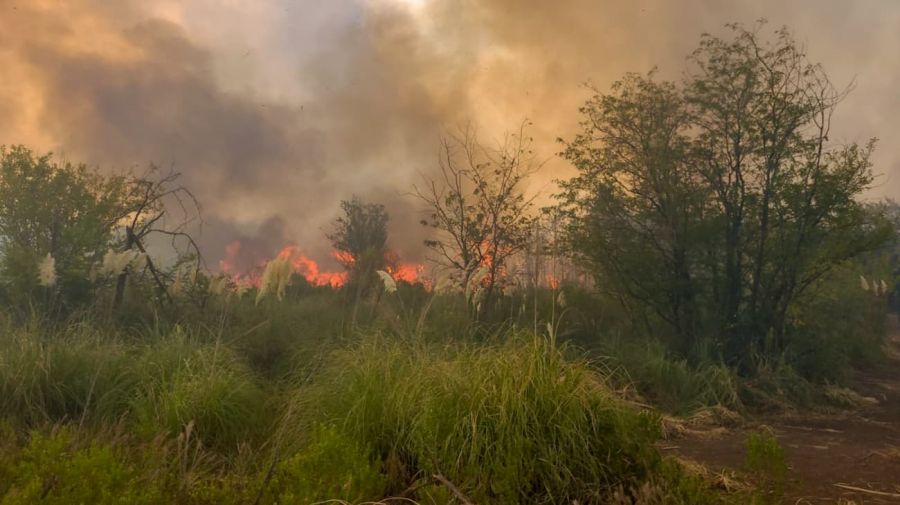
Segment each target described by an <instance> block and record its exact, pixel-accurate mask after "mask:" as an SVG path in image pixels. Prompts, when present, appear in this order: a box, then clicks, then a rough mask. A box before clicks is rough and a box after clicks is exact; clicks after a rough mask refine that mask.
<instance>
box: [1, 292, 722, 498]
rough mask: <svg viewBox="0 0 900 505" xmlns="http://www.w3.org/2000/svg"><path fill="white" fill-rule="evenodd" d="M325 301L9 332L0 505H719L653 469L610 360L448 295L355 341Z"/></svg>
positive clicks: (246, 303)
mask: <svg viewBox="0 0 900 505" xmlns="http://www.w3.org/2000/svg"><path fill="white" fill-rule="evenodd" d="M404 289H406V290H407V291H406V292H401V293H400V294H401V295H406V298H407V300H412V299H413V298H414V297H415V295H414V293H413V292H414V291H415V290H414V289H413V288H412V287H408V286H406V287H404ZM337 297H339V294H337V293H335V292H332V291H330V290H321V291H317V292H312V293H305V294H295V295H293V296H288V297H287V299H286V300H284V301H282V302H278V301H277V300H266V301H264V302H262V303H260V304H259V305H256V304H255V303H253V300H252V296H250V295H247V296H246V297H245V298H242V299H234V298H232V299H227V300H226V299H223V300H214V301H213V302H212V303H211V304H210V305H209V306H208V307H207V308H206V309H204V310H203V311H192V312H191V314H190V315H189V316H188V315H186V314H182V315H181V316H180V317H166V316H162V315H158V316H157V317H155V318H150V319H145V318H140V317H128V318H122V319H116V318H113V319H110V318H108V317H99V316H96V315H81V316H79V317H74V318H70V319H67V320H65V321H54V320H50V319H42V318H39V317H31V318H28V319H22V318H14V317H12V316H9V317H4V319H3V321H2V323H0V333H2V335H0V412H2V421H0V503H2V504H4V505H6V504H17V503H38V502H39V503H197V504H205V503H210V504H212V503H235V504H239V503H240V504H245V503H252V504H257V503H259V504H263V503H283V504H289V503H316V502H321V501H325V500H341V501H343V502H347V503H362V502H373V501H384V500H389V499H391V498H392V497H394V498H395V499H399V498H403V499H405V500H412V501H415V502H417V503H427V504H444V503H466V502H467V501H468V502H471V503H498V504H514V503H526V502H527V503H547V504H550V503H573V502H576V501H577V502H578V503H585V504H588V503H609V502H610V500H618V501H619V502H621V503H632V502H633V501H634V502H635V503H638V502H639V503H663V502H664V503H718V502H721V501H722V500H724V499H725V497H723V496H719V495H718V494H717V493H716V492H714V491H713V490H712V489H711V488H709V487H708V486H707V485H706V484H705V483H704V482H703V481H702V480H701V479H700V478H698V477H695V476H692V475H691V474H690V473H689V472H686V471H684V470H683V469H682V468H681V467H680V466H679V464H678V463H677V462H675V461H673V460H670V459H667V458H663V457H662V456H661V455H660V453H659V452H658V451H657V449H656V447H655V444H656V442H657V441H658V440H659V438H660V435H661V424H660V416H659V415H658V414H657V413H656V412H654V411H652V410H649V409H646V408H642V407H639V406H636V404H634V403H633V402H630V401H629V400H628V398H626V396H627V395H623V394H622V392H621V391H620V390H618V389H617V387H618V386H617V385H619V384H621V377H617V376H616V372H615V371H614V370H613V369H612V368H610V367H609V366H608V360H605V359H594V358H592V357H591V354H590V353H587V352H586V351H583V350H580V348H578V347H575V346H572V345H569V344H566V343H564V342H561V341H557V336H556V335H555V333H554V334H550V333H548V331H547V330H546V329H545V330H544V331H543V332H539V333H535V332H534V331H533V328H531V329H528V328H523V327H524V326H531V325H525V324H524V323H522V324H520V325H516V324H511V323H510V322H509V321H506V322H504V323H496V324H494V323H481V324H475V323H466V322H465V321H464V320H465V318H464V316H463V315H462V314H456V315H454V314H455V310H456V309H454V307H456V308H459V307H458V306H457V305H456V304H455V302H454V301H453V300H452V299H450V298H449V297H448V299H446V300H438V301H435V303H434V306H435V307H437V310H434V311H433V312H432V313H431V317H429V318H427V319H428V320H427V321H426V322H425V323H424V324H422V325H418V330H417V331H416V326H417V325H416V324H412V323H413V322H416V323H417V322H418V318H419V315H420V314H419V313H413V312H408V313H405V312H403V310H402V307H401V305H400V304H399V303H394V302H392V301H390V300H388V301H384V300H383V301H382V302H381V305H380V306H379V307H374V306H371V307H367V314H368V316H367V317H368V319H367V320H366V321H364V322H363V323H362V324H361V325H359V326H357V327H353V328H350V327H348V326H347V325H346V322H345V318H344V316H345V314H344V313H343V311H344V308H342V304H340V303H335V300H336V299H339V298H337ZM411 305H412V302H409V303H408V304H407V307H409V306H411ZM407 323H409V324H407ZM675 366H679V365H677V364H676V365H675ZM678 394H681V393H678ZM640 496H643V497H644V498H640V499H639V498H638V497H640ZM648 500H649V501H648ZM659 500H662V501H659Z"/></svg>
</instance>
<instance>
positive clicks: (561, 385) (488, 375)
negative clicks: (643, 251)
mask: <svg viewBox="0 0 900 505" xmlns="http://www.w3.org/2000/svg"><path fill="white" fill-rule="evenodd" d="M301 396H302V402H303V403H302V404H303V407H301V409H300V410H301V411H304V409H306V410H305V411H306V412H315V413H316V414H315V415H314V417H318V418H319V420H321V421H324V422H326V423H331V424H334V425H335V426H338V427H340V428H341V430H342V431H343V432H344V433H345V434H346V435H347V436H348V437H350V438H351V439H353V440H356V441H357V443H358V444H360V445H362V446H368V447H370V448H372V450H373V451H374V454H375V455H376V456H378V457H380V458H381V459H382V461H383V462H384V468H385V472H386V473H387V474H388V475H389V477H390V478H391V482H390V484H391V490H393V491H394V492H399V491H402V490H403V489H405V488H406V487H408V486H409V485H410V484H411V481H413V480H415V479H417V478H418V477H421V476H425V477H426V478H430V476H431V475H434V474H441V475H443V476H445V477H446V478H447V479H449V480H450V481H451V482H453V483H454V484H455V485H457V486H458V487H459V488H460V489H462V490H463V491H464V492H466V493H467V494H468V496H469V497H470V498H471V499H472V500H473V501H475V502H482V503H523V502H528V503H560V502H567V503H568V502H571V501H572V500H578V501H580V502H581V503H602V502H603V499H604V497H605V496H606V495H607V494H608V493H609V492H610V490H612V489H613V488H614V487H616V486H619V485H622V484H627V485H631V484H632V483H639V482H642V481H644V480H645V479H647V478H648V477H649V476H650V474H651V473H652V472H653V471H654V470H655V469H656V468H657V467H658V465H659V462H660V460H659V456H658V454H657V452H656V450H655V449H654V447H653V442H654V441H655V440H656V438H657V436H658V433H659V422H658V419H657V418H656V417H655V416H654V415H651V414H647V413H636V412H633V411H631V410H629V409H628V408H626V407H624V406H623V405H622V404H620V403H619V402H618V401H617V400H616V399H615V398H614V397H613V395H612V394H610V393H609V391H608V390H607V389H606V387H605V386H604V384H603V382H602V381H601V380H600V378H599V377H598V376H597V375H596V374H595V373H594V372H592V371H591V369H590V368H589V367H588V366H586V365H585V364H584V363H580V362H569V361H567V360H566V359H565V358H564V357H563V353H562V351H560V350H558V349H555V348H553V347H552V346H551V345H550V344H549V343H548V342H547V341H546V340H542V339H540V338H532V339H527V338H513V339H512V340H511V341H510V342H508V343H506V344H502V345H494V346H487V345H484V346H475V347H467V346H455V347H445V348H432V347H426V346H411V345H400V344H397V343H395V342H389V341H385V340H383V339H379V338H371V339H367V340H365V341H364V342H363V343H361V344H359V345H358V346H355V347H353V348H352V349H349V350H346V351H342V352H339V353H337V354H336V355H335V356H334V358H333V359H332V360H331V362H330V363H329V366H328V368H327V369H326V370H324V372H323V375H322V377H321V378H320V380H318V381H317V383H316V384H314V385H313V386H312V387H311V388H309V389H307V390H305V391H302V393H301Z"/></svg>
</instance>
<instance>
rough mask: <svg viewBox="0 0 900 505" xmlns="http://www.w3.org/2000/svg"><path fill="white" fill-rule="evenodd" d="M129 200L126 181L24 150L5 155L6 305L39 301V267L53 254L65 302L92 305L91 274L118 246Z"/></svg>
mask: <svg viewBox="0 0 900 505" xmlns="http://www.w3.org/2000/svg"><path fill="white" fill-rule="evenodd" d="M126 200H127V192H126V179H125V178H124V177H121V176H112V177H105V176H101V175H99V174H98V173H97V172H95V171H92V170H89V169H88V168H87V167H86V166H84V165H72V164H70V163H64V164H58V163H56V162H54V161H52V158H51V156H50V155H49V154H48V155H44V156H35V155H34V154H33V153H32V152H31V151H30V150H28V149H27V148H25V147H23V146H13V147H11V148H5V147H2V148H0V286H2V288H3V295H5V298H6V301H7V303H14V304H17V305H19V306H22V305H23V304H27V302H28V301H29V300H30V299H32V298H33V297H35V296H37V295H38V294H39V291H38V290H39V286H38V278H37V275H36V272H37V268H36V266H37V264H38V262H39V261H40V260H41V258H43V257H44V256H46V255H47V254H48V253H49V254H51V255H52V256H53V258H54V259H55V260H56V271H57V275H58V278H59V282H58V286H56V287H55V288H54V289H58V291H59V294H60V295H61V297H62V298H61V300H60V301H61V302H63V303H66V304H82V305H83V304H86V303H88V302H90V301H91V295H92V290H91V282H90V281H89V280H88V274H89V273H90V270H91V267H92V266H94V265H96V264H98V262H99V261H100V260H101V259H102V258H103V253H104V251H106V249H107V248H108V246H109V244H110V243H111V241H112V240H113V238H114V236H113V231H114V230H113V227H114V225H115V224H116V221H117V220H118V219H119V218H121V217H123V216H124V214H125V212H126V211H125V210H124V209H125V207H126ZM39 298H40V297H39Z"/></svg>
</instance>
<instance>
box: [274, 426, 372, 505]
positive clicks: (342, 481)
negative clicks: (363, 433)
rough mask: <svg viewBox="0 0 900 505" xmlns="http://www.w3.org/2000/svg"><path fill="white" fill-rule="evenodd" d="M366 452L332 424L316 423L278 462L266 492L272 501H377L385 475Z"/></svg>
mask: <svg viewBox="0 0 900 505" xmlns="http://www.w3.org/2000/svg"><path fill="white" fill-rule="evenodd" d="M369 454H370V453H369V451H368V450H366V449H365V448H364V447H360V446H358V445H357V444H356V443H355V442H354V441H353V440H352V439H349V438H348V437H347V436H346V435H344V434H343V433H342V432H341V431H339V430H338V429H337V428H335V427H334V426H317V427H316V428H314V429H313V432H312V436H311V441H310V443H309V444H308V445H307V446H306V447H304V448H303V449H302V450H301V451H300V452H298V453H296V454H294V455H293V456H291V457H290V458H287V459H286V460H284V461H281V462H280V463H279V464H278V467H277V468H276V470H275V473H274V475H273V477H272V482H271V484H270V485H269V487H268V494H270V495H271V496H272V497H274V502H275V503H316V502H322V501H326V500H336V499H337V500H341V501H344V502H347V503H360V502H363V501H377V500H379V499H380V498H382V497H383V496H385V490H386V486H387V478H386V476H385V475H383V474H382V473H381V472H380V468H379V466H380V465H377V464H376V463H374V462H373V461H372V460H371V459H370V455H369Z"/></svg>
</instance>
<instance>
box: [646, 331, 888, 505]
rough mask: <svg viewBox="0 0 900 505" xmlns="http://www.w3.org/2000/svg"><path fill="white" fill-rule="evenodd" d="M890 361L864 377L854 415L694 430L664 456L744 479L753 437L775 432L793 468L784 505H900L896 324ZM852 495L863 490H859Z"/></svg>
mask: <svg viewBox="0 0 900 505" xmlns="http://www.w3.org/2000/svg"><path fill="white" fill-rule="evenodd" d="M891 328H892V331H891V338H890V339H889V342H888V349H887V354H888V357H887V360H886V361H885V363H883V364H882V365H879V366H877V367H874V368H872V369H870V370H865V371H861V372H859V373H858V374H857V375H856V377H855V378H854V381H853V384H852V386H851V389H852V390H853V391H855V392H856V393H858V394H859V395H860V396H859V397H858V398H857V400H858V404H859V406H858V407H856V408H854V409H852V410H851V411H848V412H841V413H838V414H834V413H831V414H823V413H821V412H816V413H813V412H806V413H796V412H795V413H792V414H790V415H786V414H780V415H777V416H776V415H771V416H762V417H760V418H756V419H753V420H750V421H748V422H746V423H743V424H742V425H741V426H740V427H734V428H729V429H722V428H717V429H707V430H695V431H694V430H689V431H687V432H686V433H685V434H683V435H682V436H680V437H679V438H677V439H675V440H671V441H670V442H671V444H670V445H668V446H664V447H663V449H664V450H667V451H673V452H676V453H678V454H679V455H680V456H682V457H685V458H687V459H689V460H692V461H696V462H699V463H701V464H703V465H705V466H706V467H707V468H709V469H710V470H711V471H713V472H717V473H721V472H725V473H726V474H727V473H729V472H732V471H737V472H740V471H741V468H742V466H743V462H744V456H745V449H744V443H745V440H746V438H747V433H748V432H749V431H751V430H760V429H767V430H771V431H772V432H773V433H774V435H775V436H776V437H777V438H778V440H779V441H780V443H781V445H782V447H783V448H784V452H785V460H786V463H787V465H788V484H787V490H786V493H785V497H784V500H783V503H790V504H795V505H804V504H807V505H815V504H825V503H840V504H845V505H850V504H857V505H858V504H878V503H898V504H900V324H898V322H897V319H896V318H892V320H891ZM852 488H859V490H855V489H852Z"/></svg>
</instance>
